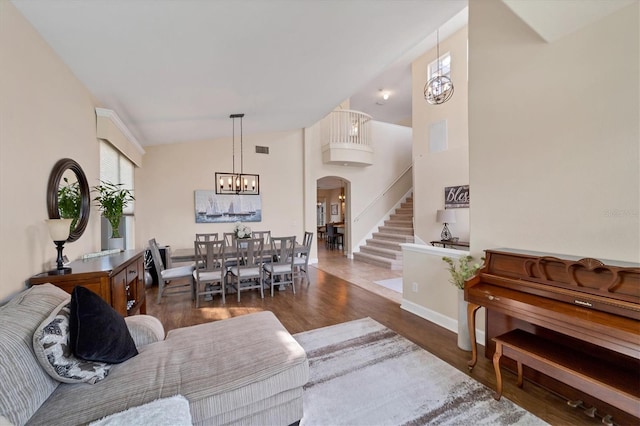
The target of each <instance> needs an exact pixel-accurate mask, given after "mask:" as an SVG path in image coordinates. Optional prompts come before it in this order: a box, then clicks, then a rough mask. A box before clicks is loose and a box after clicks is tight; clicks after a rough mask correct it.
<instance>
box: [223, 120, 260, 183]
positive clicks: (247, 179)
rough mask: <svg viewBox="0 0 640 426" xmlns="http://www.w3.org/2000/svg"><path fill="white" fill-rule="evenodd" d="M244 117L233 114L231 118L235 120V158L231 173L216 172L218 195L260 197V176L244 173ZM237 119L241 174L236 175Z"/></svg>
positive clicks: (233, 141)
mask: <svg viewBox="0 0 640 426" xmlns="http://www.w3.org/2000/svg"><path fill="white" fill-rule="evenodd" d="M242 117H244V114H231V115H230V116H229V118H231V119H232V120H233V133H232V137H231V142H232V144H233V148H232V150H233V157H232V161H233V163H232V165H233V167H232V169H233V171H232V172H231V173H223V172H216V182H215V185H216V194H222V195H224V194H226V195H229V194H238V195H259V194H260V176H259V175H255V174H251V173H244V171H243V170H244V161H243V158H242V154H243V151H242V148H243V147H242ZM236 118H239V119H240V173H236V125H235V124H236Z"/></svg>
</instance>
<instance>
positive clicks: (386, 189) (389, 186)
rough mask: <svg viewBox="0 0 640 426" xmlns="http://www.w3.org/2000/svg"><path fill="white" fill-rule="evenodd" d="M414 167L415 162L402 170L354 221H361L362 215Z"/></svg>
mask: <svg viewBox="0 0 640 426" xmlns="http://www.w3.org/2000/svg"><path fill="white" fill-rule="evenodd" d="M412 168H413V163H412V164H409V166H407V167H406V168H405V169H404V170H403V171H402V173H400V175H398V177H396V178H395V179H394V180H393V182H391V183H390V184H389V185H387V187H386V188H385V189H384V190H383V191H382V192H381V193H380V194H378V196H377V197H376V198H374V199H373V200H372V201H371V202H370V203H369V204H367V206H366V207H365V208H364V209H363V210H362V211H361V212H360V213H359V214H358V215H357V216H356V217H355V218H354V219H353V222H354V223H355V222H357V221H359V220H360V217H361V216H362V215H364V214H365V213H366V212H367V211H369V209H371V208H372V207H373V206H374V204H375V203H376V202H378V200H380V199H381V198H382V197H384V196H385V195H386V194H387V192H389V191H390V190H391V188H393V186H394V185H395V184H396V183H398V181H399V180H400V179H402V177H403V176H404V175H406V174H407V172H409V171H410V170H411V169H412Z"/></svg>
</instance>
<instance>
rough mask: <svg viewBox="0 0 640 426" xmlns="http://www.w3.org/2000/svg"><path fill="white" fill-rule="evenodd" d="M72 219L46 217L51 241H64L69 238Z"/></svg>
mask: <svg viewBox="0 0 640 426" xmlns="http://www.w3.org/2000/svg"><path fill="white" fill-rule="evenodd" d="M71 222H73V219H48V220H47V226H48V227H49V235H51V239H52V240H53V241H66V240H67V238H69V232H70V230H71Z"/></svg>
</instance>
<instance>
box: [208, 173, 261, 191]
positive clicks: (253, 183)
mask: <svg viewBox="0 0 640 426" xmlns="http://www.w3.org/2000/svg"><path fill="white" fill-rule="evenodd" d="M216 194H227V195H229V194H242V195H259V194H260V176H258V175H254V174H248V173H244V174H240V173H219V172H216Z"/></svg>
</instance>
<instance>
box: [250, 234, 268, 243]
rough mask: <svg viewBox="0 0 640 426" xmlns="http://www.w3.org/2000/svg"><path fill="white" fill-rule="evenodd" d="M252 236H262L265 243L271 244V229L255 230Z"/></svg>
mask: <svg viewBox="0 0 640 426" xmlns="http://www.w3.org/2000/svg"><path fill="white" fill-rule="evenodd" d="M251 238H262V240H263V241H264V243H265V244H270V241H271V231H253V232H252V233H251Z"/></svg>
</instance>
